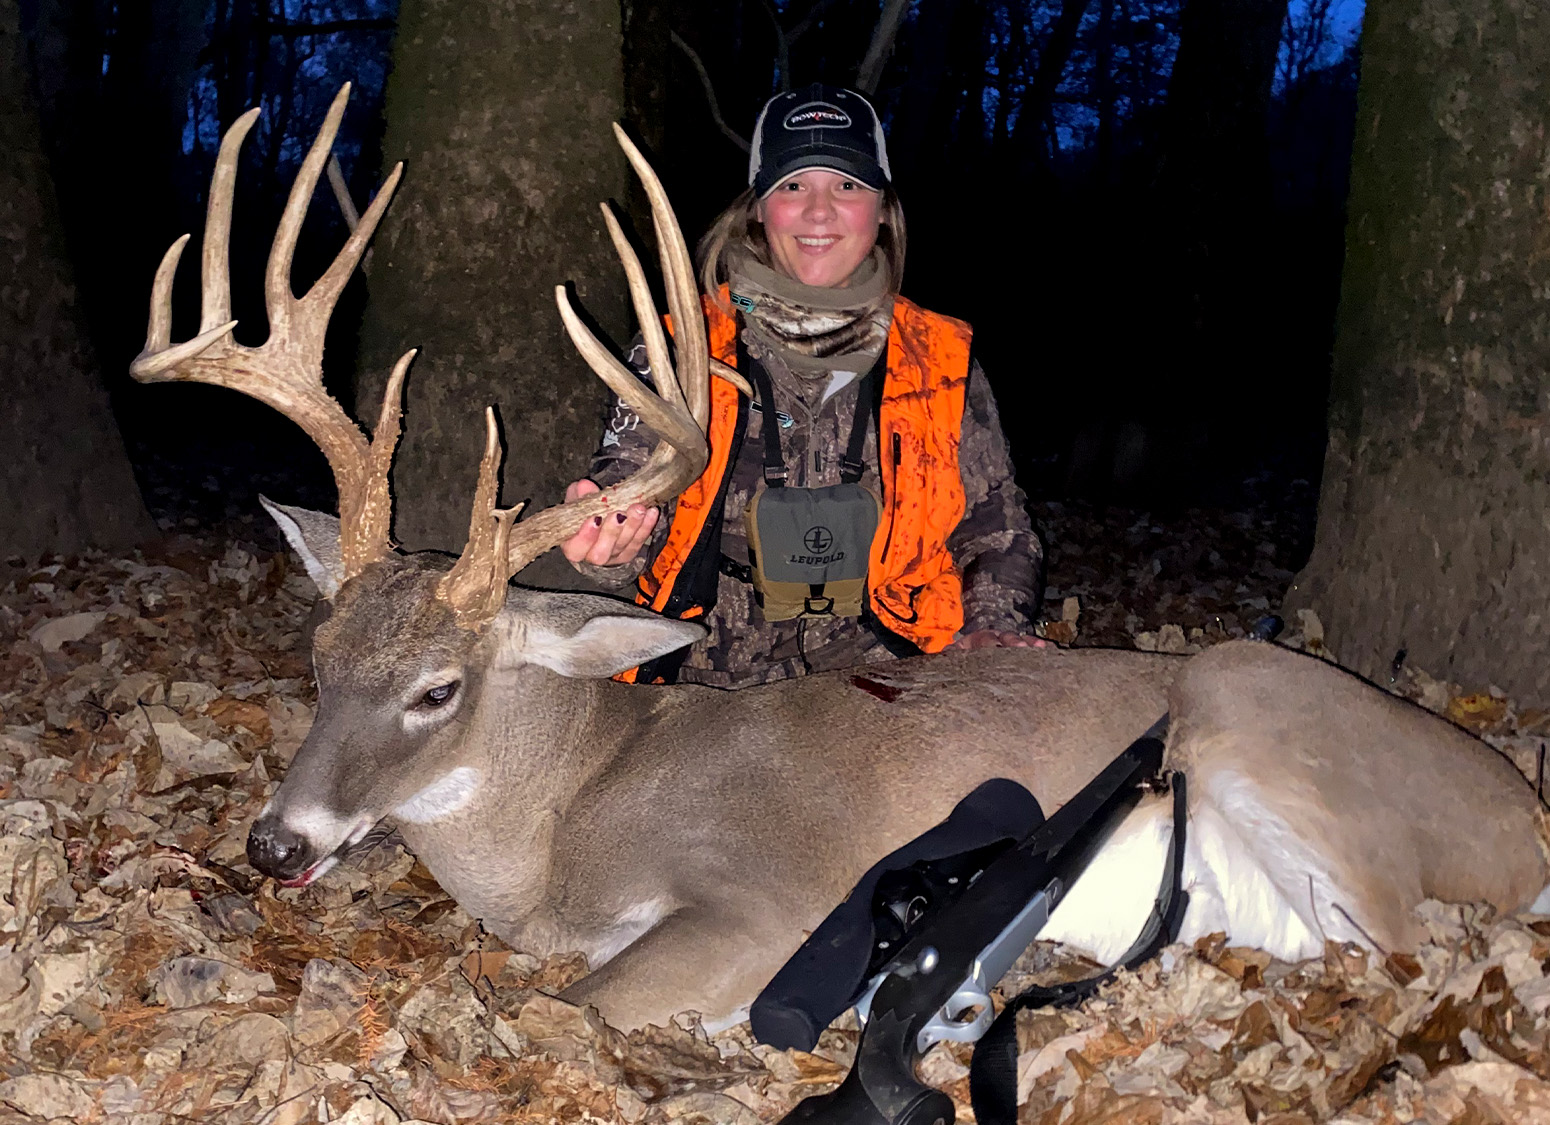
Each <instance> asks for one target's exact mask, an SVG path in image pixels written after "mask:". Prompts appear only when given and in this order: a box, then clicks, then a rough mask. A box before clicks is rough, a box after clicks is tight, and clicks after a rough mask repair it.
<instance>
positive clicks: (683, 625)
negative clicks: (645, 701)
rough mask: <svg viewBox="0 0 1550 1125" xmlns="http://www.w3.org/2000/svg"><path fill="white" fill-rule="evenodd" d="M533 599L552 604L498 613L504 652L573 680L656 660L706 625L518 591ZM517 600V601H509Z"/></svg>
mask: <svg viewBox="0 0 1550 1125" xmlns="http://www.w3.org/2000/svg"><path fill="white" fill-rule="evenodd" d="M522 593H523V594H526V595H527V597H528V599H530V600H531V601H532V602H539V601H540V600H541V602H543V603H549V604H550V607H551V608H550V611H549V612H538V613H535V612H533V608H534V607H533V606H531V605H530V606H529V607H527V609H526V612H523V610H521V609H518V610H516V611H515V612H513V608H512V604H511V602H508V603H507V606H508V608H507V610H506V612H505V613H504V614H503V615H502V617H503V619H504V625H505V627H506V635H505V638H504V641H505V643H504V645H503V648H504V650H505V652H504V655H505V657H506V658H507V659H509V660H512V661H513V662H518V663H522V664H537V665H539V666H540V667H543V668H548V669H549V670H550V671H552V672H558V673H559V674H560V675H562V676H570V677H572V678H575V679H602V678H603V677H605V676H613V675H617V674H618V673H620V672H623V671H625V670H626V669H629V668H634V667H635V666H636V665H637V664H644V663H645V662H646V661H648V660H655V659H656V658H657V657H659V656H665V655H667V654H668V653H670V652H673V651H674V650H675V649H680V648H683V647H684V646H685V645H692V644H693V643H694V642H695V641H697V640H699V639H700V638H702V637H703V636H705V627H704V626H703V625H696V624H694V623H693V622H690V621H679V620H677V619H676V618H672V617H661V616H659V615H657V614H655V613H652V612H651V611H650V610H648V609H641V608H639V607H637V606H633V605H630V604H629V603H628V602H620V601H615V600H614V599H612V598H604V597H599V596H597V595H595V594H549V593H544V594H538V593H536V592H534V591H522ZM513 600H515V599H513Z"/></svg>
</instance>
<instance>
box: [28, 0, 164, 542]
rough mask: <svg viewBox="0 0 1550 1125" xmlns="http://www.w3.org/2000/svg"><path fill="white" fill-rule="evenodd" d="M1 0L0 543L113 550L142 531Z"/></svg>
mask: <svg viewBox="0 0 1550 1125" xmlns="http://www.w3.org/2000/svg"><path fill="white" fill-rule="evenodd" d="M27 73H28V71H27V66H26V60H25V53H24V50H23V46H22V38H21V32H20V24H19V19H18V12H17V6H16V3H15V0H0V152H3V153H4V154H5V155H4V158H3V159H0V394H3V395H4V397H5V402H6V408H5V410H4V411H0V450H4V451H5V456H4V457H3V458H0V493H3V494H4V495H5V496H6V497H8V498H9V501H10V502H9V503H7V504H6V505H5V506H4V508H3V511H0V554H4V555H21V556H23V557H29V558H31V557H36V556H38V555H40V554H43V553H46V552H54V553H59V554H72V553H75V552H77V551H80V550H82V549H84V548H87V547H101V548H105V549H111V550H116V549H120V548H123V547H126V546H129V545H130V544H132V543H134V542H136V541H137V540H139V539H141V538H142V537H144V536H147V535H149V534H151V532H152V530H153V529H152V527H151V521H150V517H149V516H148V515H147V514H146V511H145V506H144V504H143V503H142V502H141V499H140V492H139V489H138V488H136V486H135V480H134V474H133V473H132V472H131V471H130V468H129V459H128V457H127V456H126V455H125V453H124V444H123V440H122V438H121V437H120V435H119V432H118V426H117V424H116V423H115V422H114V420H113V414H112V412H111V411H110V410H109V408H108V396H107V391H106V390H105V389H104V387H103V384H102V380H101V377H100V376H101V373H100V371H99V370H98V366H97V362H96V359H95V357H94V354H93V351H92V348H91V346H90V344H89V342H88V337H87V333H86V328H85V325H84V322H83V318H82V316H81V313H80V310H79V308H78V307H77V304H76V297H75V288H74V286H73V284H72V282H71V277H70V268H69V265H68V261H67V258H66V256H65V249H64V237H63V234H62V232H61V229H60V225H59V212H58V203H57V200H56V198H55V195H54V183H53V179H52V177H51V176H50V175H49V171H48V161H47V158H46V157H45V155H44V153H43V139H42V135H41V133H40V131H39V123H38V108H37V103H36V101H35V99H34V95H33V91H32V88H31V87H30V85H29V84H28V81H27Z"/></svg>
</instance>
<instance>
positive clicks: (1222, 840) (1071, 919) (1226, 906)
mask: <svg viewBox="0 0 1550 1125" xmlns="http://www.w3.org/2000/svg"><path fill="white" fill-rule="evenodd" d="M1195 780H1196V779H1194V778H1191V779H1190V781H1191V782H1192V783H1194V782H1195ZM1190 803H1191V805H1192V806H1193V807H1192V808H1191V809H1190V819H1189V823H1188V825H1187V826H1186V828H1187V831H1186V840H1187V844H1186V848H1185V856H1184V876H1183V881H1184V889H1185V890H1187V891H1188V892H1189V896H1190V897H1189V906H1188V909H1187V910H1186V911H1185V915H1184V923H1183V926H1182V929H1181V931H1180V933H1179V940H1180V941H1184V942H1192V941H1195V940H1196V939H1197V938H1200V937H1203V936H1205V935H1207V934H1211V933H1216V932H1222V933H1225V934H1226V935H1227V939H1228V941H1229V942H1230V943H1231V944H1234V945H1247V946H1254V947H1257V948H1259V949H1263V950H1265V951H1266V952H1268V953H1270V954H1271V955H1273V956H1275V957H1278V958H1281V959H1282V960H1287V961H1297V960H1302V959H1303V958H1307V957H1313V956H1316V955H1318V954H1319V953H1320V952H1322V951H1323V948H1324V941H1325V938H1326V937H1328V938H1332V939H1334V940H1335V941H1355V942H1359V943H1361V944H1363V945H1365V944H1367V941H1366V939H1365V938H1364V937H1363V936H1362V934H1361V932H1360V930H1358V929H1357V928H1356V927H1355V926H1353V925H1352V924H1351V923H1350V921H1348V920H1347V919H1346V917H1345V915H1344V914H1342V913H1341V912H1340V911H1338V910H1336V909H1335V906H1334V904H1335V903H1339V904H1340V905H1341V906H1343V907H1344V908H1345V909H1346V910H1348V911H1350V912H1351V913H1352V914H1353V915H1356V917H1357V918H1358V919H1359V918H1360V916H1361V915H1360V912H1359V909H1358V908H1359V903H1357V902H1356V901H1355V899H1354V897H1353V896H1352V895H1350V894H1349V893H1345V892H1342V891H1341V890H1340V888H1339V887H1338V886H1337V885H1336V884H1335V883H1334V882H1333V880H1332V878H1331V875H1330V871H1329V867H1328V865H1327V863H1326V862H1324V861H1323V859H1322V857H1321V856H1320V855H1319V854H1318V852H1317V851H1315V850H1314V849H1313V848H1311V847H1309V846H1308V844H1307V843H1306V841H1304V840H1303V839H1302V838H1301V837H1299V836H1298V835H1297V834H1296V833H1295V832H1293V831H1292V830H1291V828H1290V826H1289V825H1287V824H1286V823H1285V822H1284V821H1282V820H1281V819H1280V818H1279V817H1277V816H1276V815H1275V814H1274V813H1272V812H1270V811H1269V810H1268V809H1266V808H1265V807H1264V805H1263V804H1262V803H1261V802H1260V801H1258V799H1257V797H1256V791H1255V787H1254V785H1253V784H1252V783H1250V782H1248V781H1247V780H1246V779H1244V778H1241V777H1238V776H1237V775H1235V774H1231V773H1228V772H1225V771H1221V772H1216V773H1213V774H1212V775H1211V776H1210V777H1208V778H1205V779H1202V783H1200V784H1196V785H1195V787H1194V788H1193V789H1192V791H1191V802H1190ZM1172 837H1173V816H1172V799H1171V798H1168V797H1155V798H1147V799H1146V800H1144V801H1143V802H1142V803H1141V804H1140V805H1139V806H1137V808H1136V809H1135V810H1134V811H1132V812H1131V813H1130V815H1129V816H1128V817H1127V818H1126V819H1125V820H1124V821H1123V822H1122V823H1121V824H1120V826H1119V827H1118V828H1117V829H1116V830H1115V832H1114V835H1113V836H1112V837H1111V839H1110V840H1109V842H1108V843H1107V844H1106V845H1105V846H1104V848H1103V850H1102V851H1101V852H1099V854H1098V855H1097V857H1096V858H1095V859H1094V860H1093V861H1092V863H1091V864H1090V865H1089V866H1088V868H1087V870H1086V871H1085V872H1084V873H1083V875H1082V877H1081V878H1080V879H1079V880H1077V882H1076V884H1075V885H1074V886H1073V887H1072V888H1071V890H1070V892H1069V893H1068V894H1067V895H1066V897H1065V899H1064V900H1062V902H1061V904H1060V906H1059V907H1058V908H1056V910H1055V913H1054V915H1053V916H1052V917H1051V918H1050V921H1049V924H1048V925H1046V926H1045V928H1044V930H1043V932H1042V933H1041V934H1040V936H1041V937H1042V938H1045V939H1048V940H1051V941H1059V942H1063V943H1065V944H1067V945H1070V946H1072V947H1073V948H1075V949H1078V950H1081V951H1082V952H1084V953H1086V954H1087V955H1088V956H1091V957H1092V958H1093V959H1094V960H1097V961H1099V962H1101V963H1102V964H1105V965H1109V964H1113V963H1114V962H1115V961H1116V960H1118V959H1119V957H1120V955H1121V954H1123V953H1124V952H1125V950H1127V949H1128V948H1130V945H1131V943H1132V942H1133V941H1135V939H1136V937H1137V935H1139V934H1140V932H1141V928H1142V926H1144V925H1145V923H1146V919H1147V915H1148V914H1149V912H1150V911H1151V908H1152V904H1153V902H1154V901H1155V900H1156V898H1157V892H1158V889H1159V887H1160V885H1161V880H1162V871H1163V863H1164V861H1165V859H1166V856H1167V849H1168V842H1169V841H1170V840H1171V839H1172Z"/></svg>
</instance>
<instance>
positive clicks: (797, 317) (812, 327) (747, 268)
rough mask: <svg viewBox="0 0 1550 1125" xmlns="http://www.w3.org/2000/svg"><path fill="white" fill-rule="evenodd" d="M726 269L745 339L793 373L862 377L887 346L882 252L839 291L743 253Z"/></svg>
mask: <svg viewBox="0 0 1550 1125" xmlns="http://www.w3.org/2000/svg"><path fill="white" fill-rule="evenodd" d="M728 264H729V266H730V269H729V271H728V272H729V274H730V288H731V291H732V300H733V304H734V305H736V306H737V307H738V308H739V309H741V310H742V313H743V316H744V320H745V322H746V324H747V327H748V330H749V332H750V334H751V335H752V336H753V337H754V339H755V340H757V341H758V342H759V343H760V344H762V345H764V346H765V347H767V348H769V349H771V350H773V351H775V352H777V353H779V355H780V358H781V359H783V360H785V362H786V365H787V366H788V367H789V368H790V369H791V371H792V372H793V373H795V374H799V375H807V376H813V375H820V374H822V375H827V374H828V373H829V372H831V371H836V370H854V371H866V370H867V369H868V368H870V367H871V365H872V362H873V361H874V360H875V359H876V358H877V355H878V353H879V352H880V351H881V350H882V348H883V345H884V344H885V343H887V341H888V323H889V321H890V320H891V319H892V317H893V294H891V293H890V292H889V291H888V287H887V280H888V274H887V270H886V269H884V268H883V256H882V251H880V250H873V251H872V253H871V255H870V256H869V257H868V258H867V260H866V261H864V262H862V263H861V265H860V266H858V267H857V268H856V272H855V273H854V274H852V275H851V278H850V284H849V285H846V286H844V287H840V288H824V287H820V286H814V285H804V284H802V283H801V282H800V281H797V280H795V279H793V278H789V277H787V276H786V275H785V274H782V273H777V272H776V271H775V270H773V269H770V268H769V267H768V266H766V265H763V264H761V263H760V262H758V261H757V260H756V259H755V258H754V257H753V255H752V254H749V253H746V252H745V253H742V254H737V255H733V256H732V257H731V260H730V261H729V263H728Z"/></svg>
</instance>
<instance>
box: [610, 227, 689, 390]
mask: <svg viewBox="0 0 1550 1125" xmlns="http://www.w3.org/2000/svg"><path fill="white" fill-rule="evenodd" d="M599 210H601V211H602V212H603V223H604V224H605V225H606V226H607V227H608V237H609V238H610V239H612V240H613V244H614V252H615V253H616V254H618V255H619V261H620V263H621V264H622V265H623V266H624V274H625V277H626V278H628V279H629V284H630V303H631V304H632V305H634V306H635V319H636V320H638V321H639V322H640V334H641V339H642V340H644V341H645V344H646V361H647V363H649V364H650V366H651V376H652V380H653V381H654V382H655V383H656V386H657V397H659V398H661V399H662V400H663V401H665V402H671V403H673V404H675V405H676V404H678V403H681V402H683V391H682V390H680V389H679V386H678V376H677V374H676V373H675V372H674V371H673V361H672V359H671V358H669V356H668V351H667V333H666V332H664V331H663V329H662V318H661V317H660V316H658V315H657V306H656V302H655V301H653V300H652V299H651V286H650V284H649V283H648V282H647V281H646V271H645V270H644V269H642V268H641V264H640V259H639V258H637V257H636V256H635V247H633V246H631V245H630V240H629V239H628V238H626V237H625V236H624V229H623V228H622V227H620V226H619V220H618V219H616V218H614V212H613V208H612V207H610V206H609V205H608V204H606V203H604V204H601V205H600V206H599ZM635 397H636V398H639V397H641V396H639V395H636V396H635ZM642 417H644V415H642Z"/></svg>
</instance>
